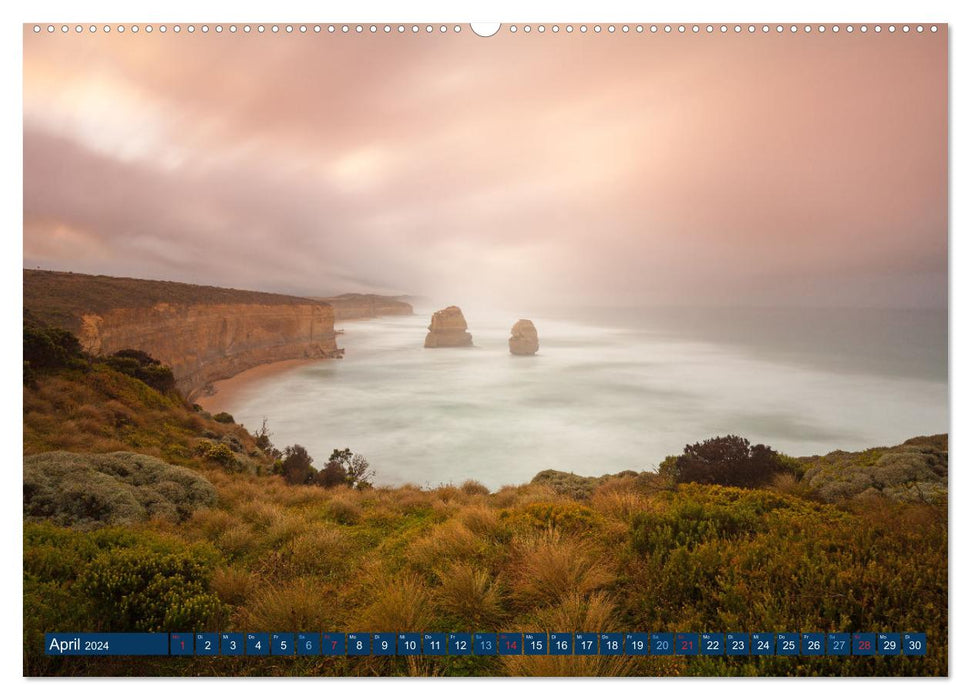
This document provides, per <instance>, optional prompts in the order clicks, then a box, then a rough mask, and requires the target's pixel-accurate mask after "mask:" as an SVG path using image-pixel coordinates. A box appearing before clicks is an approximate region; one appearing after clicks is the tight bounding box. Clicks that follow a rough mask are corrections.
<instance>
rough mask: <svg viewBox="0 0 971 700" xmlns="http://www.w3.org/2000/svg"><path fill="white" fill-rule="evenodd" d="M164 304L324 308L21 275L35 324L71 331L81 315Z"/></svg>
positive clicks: (110, 280) (186, 289) (142, 284)
mask: <svg viewBox="0 0 971 700" xmlns="http://www.w3.org/2000/svg"><path fill="white" fill-rule="evenodd" d="M160 302H165V303H169V304H268V305H271V304H307V303H315V304H319V303H325V302H320V301H314V300H310V299H306V298H303V297H295V296H288V295H285V294H270V293H268V292H253V291H246V290H241V289H228V288H223V287H208V286H203V285H197V284H185V283H182V282H162V281H158V280H142V279H133V278H129V277H108V276H105V275H82V274H76V273H73V272H54V271H51V270H27V269H25V270H24V307H25V308H27V309H29V310H30V311H31V313H33V314H34V315H35V316H36V317H37V318H38V319H40V320H41V321H43V322H44V323H48V324H51V325H54V326H59V327H61V328H67V329H68V330H72V331H76V330H77V329H78V328H79V326H80V323H79V320H78V319H79V318H80V315H81V314H82V313H105V312H107V311H109V310H111V309H137V308H145V307H151V306H154V305H155V304H158V303H160Z"/></svg>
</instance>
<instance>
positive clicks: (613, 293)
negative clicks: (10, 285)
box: [24, 29, 947, 307]
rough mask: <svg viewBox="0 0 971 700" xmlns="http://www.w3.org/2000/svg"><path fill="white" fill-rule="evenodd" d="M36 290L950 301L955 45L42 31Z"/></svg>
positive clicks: (30, 106) (860, 39)
mask: <svg viewBox="0 0 971 700" xmlns="http://www.w3.org/2000/svg"><path fill="white" fill-rule="evenodd" d="M24 265H25V266H27V267H35V266H39V267H42V268H52V269H63V270H73V271H76V272H96V273H105V274H115V275H127V276H135V277H148V278H157V279H174V280H182V281H188V282H199V283H207V284H216V285H225V286H234V287H242V288H252V289H267V290H273V291H283V292H296V293H305V294H328V293H334V292H344V291H369V290H373V291H379V292H391V293H412V294H420V295H428V296H432V297H434V298H436V299H443V300H445V301H449V302H454V303H459V304H461V303H468V302H469V301H471V300H475V301H476V302H477V303H494V304H496V305H509V304H514V305H516V306H518V307H525V306H528V305H530V304H536V305H545V304H551V303H554V302H558V301H561V302H566V303H571V304H572V303H589V304H594V305H596V304H614V303H624V304H665V305H667V304H704V305H708V304H714V305H719V304H743V305H763V304H772V305H787V304H802V305H806V304H808V305H818V306H858V305H859V306H890V307H900V306H902V307H910V306H943V305H945V304H946V303H947V37H946V32H945V31H942V32H938V33H937V34H933V35H932V34H929V33H925V34H923V35H917V34H910V35H904V34H899V33H898V34H896V35H889V34H887V33H883V34H881V35H874V34H873V33H872V32H870V33H868V34H866V35H861V34H859V33H858V32H857V33H855V34H853V35H847V34H846V33H845V32H841V33H840V34H839V35H838V36H835V35H833V34H832V33H826V34H824V35H818V34H813V35H803V34H799V35H796V36H792V35H789V34H788V33H787V34H785V35H782V36H776V35H775V34H774V33H773V34H770V35H768V36H762V35H756V36H748V35H745V34H743V35H741V36H737V35H733V34H729V35H727V36H718V35H715V36H706V35H699V36H690V35H689V36H679V35H676V34H675V35H671V36H663V35H653V36H651V35H636V34H631V35H627V36H621V35H612V36H607V35H593V34H590V35H587V36H580V35H579V34H576V33H575V34H573V35H570V36H567V35H565V34H563V33H560V34H559V35H552V34H546V35H538V34H536V33H533V34H531V35H529V36H524V35H522V34H521V33H520V34H517V35H510V34H508V33H506V32H503V33H501V34H500V35H497V36H495V37H492V38H489V39H482V38H478V37H475V36H474V35H472V34H471V33H470V32H469V31H468V30H467V29H466V31H464V32H463V33H461V34H459V35H454V34H449V35H445V36H443V35H439V34H438V33H436V34H434V35H426V34H422V35H420V36H418V37H415V36H411V35H404V36H397V35H391V36H384V35H381V34H379V35H377V36H368V35H366V34H365V35H364V36H357V35H350V36H340V35H337V36H328V35H326V33H325V34H322V35H313V34H308V35H306V36H300V35H282V34H281V35H275V36H273V35H269V34H267V35H264V36H258V35H255V34H253V35H247V36H244V35H229V34H228V33H224V34H223V35H216V34H214V33H212V32H210V33H209V34H208V35H202V34H198V33H197V34H196V35H194V36H190V35H186V34H184V33H183V34H181V35H174V34H172V33H171V32H170V33H167V34H165V35H160V34H159V33H158V32H155V33H153V34H151V35H146V34H145V33H144V32H142V33H139V34H138V35H136V36H133V35H131V34H130V33H126V34H125V35H123V36H119V35H118V34H117V33H116V32H112V33H111V34H110V35H108V36H105V35H103V34H97V35H90V34H87V33H85V34H82V35H78V36H75V35H74V34H73V32H72V33H71V34H69V35H61V34H60V33H57V34H55V35H47V34H46V33H42V34H41V35H34V34H33V33H32V32H31V31H29V29H25V35H24Z"/></svg>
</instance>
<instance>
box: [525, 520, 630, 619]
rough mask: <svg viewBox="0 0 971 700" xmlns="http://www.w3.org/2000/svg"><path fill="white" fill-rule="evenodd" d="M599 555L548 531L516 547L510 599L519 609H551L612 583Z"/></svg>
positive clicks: (585, 545)
mask: <svg viewBox="0 0 971 700" xmlns="http://www.w3.org/2000/svg"><path fill="white" fill-rule="evenodd" d="M601 556H602V555H601V554H600V553H598V552H596V551H595V550H594V548H593V547H591V545H590V544H589V543H587V542H584V541H580V540H577V539H574V538H569V537H564V536H562V535H560V534H559V533H557V532H555V531H552V532H548V533H543V534H540V535H537V536H531V537H524V538H521V539H520V540H519V541H518V542H517V543H516V561H517V563H516V567H515V572H516V573H515V576H516V583H515V586H514V591H515V593H514V599H515V600H516V601H517V602H518V603H519V604H520V605H521V606H523V607H536V606H542V605H554V604H556V603H558V602H559V601H561V600H564V599H566V598H568V597H569V596H586V595H589V594H590V593H593V592H594V591H596V590H598V589H601V588H604V587H605V586H608V585H609V584H610V583H612V582H613V580H614V574H613V573H612V572H611V569H610V568H609V567H608V566H607V565H606V564H605V563H603V562H602V561H601Z"/></svg>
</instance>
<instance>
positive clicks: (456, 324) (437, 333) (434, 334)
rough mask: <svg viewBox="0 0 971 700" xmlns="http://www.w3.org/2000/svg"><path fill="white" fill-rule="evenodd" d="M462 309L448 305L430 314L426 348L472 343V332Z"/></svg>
mask: <svg viewBox="0 0 971 700" xmlns="http://www.w3.org/2000/svg"><path fill="white" fill-rule="evenodd" d="M468 327H469V326H468V324H467V323H466V322H465V316H463V315H462V309H460V308H459V307H457V306H449V307H446V308H444V309H441V310H440V311H436V312H435V313H434V314H432V322H431V324H430V325H429V326H428V335H427V336H425V347H426V348H458V347H466V346H469V345H472V334H471V333H469V332H468V331H467V330H466V329H467V328H468Z"/></svg>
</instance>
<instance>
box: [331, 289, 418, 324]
mask: <svg viewBox="0 0 971 700" xmlns="http://www.w3.org/2000/svg"><path fill="white" fill-rule="evenodd" d="M313 299H314V301H322V302H325V303H327V304H330V305H331V306H332V307H334V319H335V320H337V321H350V320H353V319H358V318H374V317H376V316H411V315H412V314H414V313H415V310H414V309H413V308H412V307H411V304H409V303H408V302H406V301H403V299H402V297H388V296H382V295H380V294H341V295H340V296H337V297H313Z"/></svg>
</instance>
